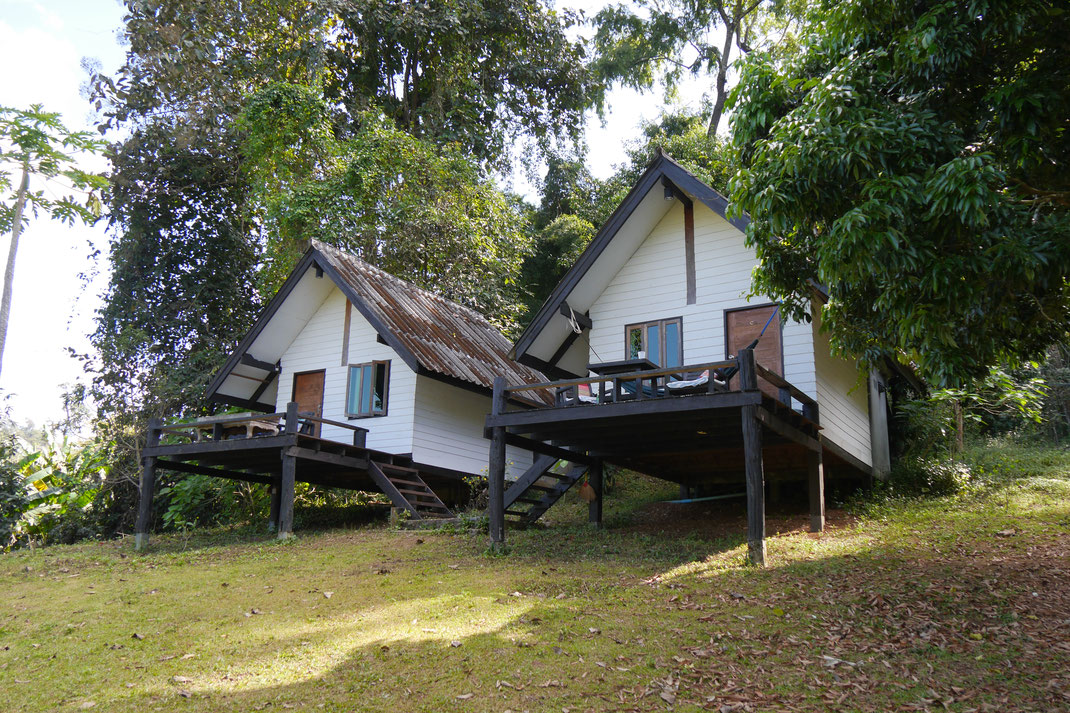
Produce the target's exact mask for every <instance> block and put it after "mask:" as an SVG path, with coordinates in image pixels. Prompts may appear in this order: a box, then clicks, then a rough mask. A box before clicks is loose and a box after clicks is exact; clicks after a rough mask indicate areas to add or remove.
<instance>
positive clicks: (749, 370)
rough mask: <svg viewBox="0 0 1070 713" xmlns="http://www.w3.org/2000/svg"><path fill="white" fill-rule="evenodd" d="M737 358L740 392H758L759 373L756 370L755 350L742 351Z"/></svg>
mask: <svg viewBox="0 0 1070 713" xmlns="http://www.w3.org/2000/svg"><path fill="white" fill-rule="evenodd" d="M736 358H737V359H738V360H739V390H740V391H757V390H758V372H757V371H756V370H755V368H754V350H753V349H740V350H739V354H738V355H737V356H736Z"/></svg>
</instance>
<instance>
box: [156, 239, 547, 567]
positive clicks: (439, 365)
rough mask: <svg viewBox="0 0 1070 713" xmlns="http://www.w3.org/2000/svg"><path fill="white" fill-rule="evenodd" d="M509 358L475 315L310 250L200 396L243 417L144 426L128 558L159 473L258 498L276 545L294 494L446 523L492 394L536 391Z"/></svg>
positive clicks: (481, 452) (475, 455) (319, 247)
mask: <svg viewBox="0 0 1070 713" xmlns="http://www.w3.org/2000/svg"><path fill="white" fill-rule="evenodd" d="M509 348H510V344H509V341H508V340H507V339H506V338H505V337H503V336H502V335H501V333H500V332H498V331H497V330H496V329H495V328H494V327H493V326H491V325H490V324H489V323H488V322H487V320H486V319H485V318H484V317H483V316H482V315H481V314H479V313H478V312H476V311H475V310H472V309H469V308H467V307H462V306H461V305H458V304H456V303H454V302H451V301H449V300H447V299H444V298H442V297H440V296H438V295H435V294H432V293H430V292H428V291H426V290H422V289H420V288H418V287H416V286H414V285H411V284H409V283H407V282H405V281H404V280H400V279H398V278H396V277H394V276H393V275H390V274H388V273H386V272H384V271H382V270H379V269H377V268H375V267H373V266H371V265H369V264H368V263H366V262H364V261H362V260H359V259H358V258H356V257H354V256H352V255H348V254H346V253H344V252H342V251H340V250H337V249H334V248H332V247H330V246H327V245H324V244H321V243H318V242H315V241H313V243H312V244H311V245H310V247H309V248H308V250H307V251H306V252H305V254H304V256H303V257H302V259H301V261H300V262H299V263H298V265H297V267H296V268H295V269H294V271H293V273H292V274H291V275H290V277H289V278H288V279H287V280H286V282H285V283H284V284H283V286H282V288H281V289H280V290H279V292H278V294H277V295H276V296H275V297H274V299H272V300H271V302H270V303H269V304H268V306H267V308H266V309H265V310H264V313H263V314H262V315H261V316H260V318H259V319H258V320H257V321H256V323H255V324H254V325H253V327H252V329H251V330H250V331H249V333H248V334H247V335H246V337H245V338H244V339H243V340H242V342H241V343H240V344H239V345H238V348H237V349H236V350H235V351H234V353H233V354H231V356H230V358H229V359H228V360H227V362H226V364H225V365H224V366H223V368H222V369H221V370H220V372H219V373H218V374H217V375H216V377H215V378H214V379H213V380H212V382H211V384H210V385H209V387H208V397H209V398H210V399H211V400H214V401H217V402H220V403H223V404H227V405H230V406H236V407H238V408H243V409H247V410H248V411H247V412H246V413H241V414H227V415H222V416H217V417H210V418H201V419H196V420H193V421H185V422H180V423H169V424H164V423H160V422H152V423H151V424H150V425H149V430H148V436H147V441H146V446H145V448H144V450H143V451H142V476H141V499H140V509H139V512H138V520H137V528H136V543H137V546H138V547H139V548H141V547H144V546H145V544H146V543H147V540H148V533H149V531H150V530H151V525H152V498H153V493H154V491H155V484H156V474H157V472H158V471H160V470H169V471H173V472H175V473H182V474H201V475H210V476H214V477H218V478H228V479H235V480H243V481H248V482H253V483H263V484H266V485H269V486H270V488H271V516H270V523H269V527H270V528H271V529H273V530H275V531H277V533H278V537H280V538H286V537H289V536H290V535H291V534H292V532H293V507H294V486H295V483H297V482H307V483H313V484H316V485H324V486H329V487H336V488H348V489H353V490H364V491H382V492H383V493H385V494H386V495H387V496H388V497H389V499H390V501H391V503H392V504H393V506H394V507H395V508H397V509H399V510H402V511H405V512H407V513H408V515H409V517H410V518H411V519H412V520H430V521H441V520H443V519H447V518H451V517H453V512H452V509H451V508H452V506H454V505H455V504H456V503H463V502H464V501H465V500H467V497H468V486H467V485H466V484H465V479H466V478H469V477H473V476H479V475H480V474H481V472H482V471H483V470H484V469H485V467H486V462H487V460H486V453H487V450H486V441H485V440H484V438H483V425H484V424H483V422H484V419H485V417H486V414H487V413H488V412H489V411H490V401H491V394H492V387H493V383H494V379H495V378H496V377H499V376H502V375H505V376H507V377H508V379H509V380H510V383H534V382H539V381H544V380H545V379H546V377H545V376H544V375H542V374H541V373H539V372H538V371H536V370H534V369H531V368H530V367H526V366H523V365H521V364H519V363H517V362H515V361H513V360H512V359H511V358H510V357H509V355H508V352H509ZM535 398H538V397H537V396H536V397H535ZM534 403H535V402H532V401H531V400H530V398H529V397H527V396H523V395H521V396H518V397H516V399H515V402H514V403H513V404H512V405H513V406H517V407H525V406H527V407H530V406H532V405H534ZM509 462H510V465H509V466H508V468H507V469H506V470H507V472H509V473H510V474H511V475H512V476H514V477H519V475H520V474H521V473H523V472H524V471H525V470H526V469H527V468H528V467H530V465H531V456H530V454H529V453H528V452H526V451H522V450H519V449H514V448H510V449H509Z"/></svg>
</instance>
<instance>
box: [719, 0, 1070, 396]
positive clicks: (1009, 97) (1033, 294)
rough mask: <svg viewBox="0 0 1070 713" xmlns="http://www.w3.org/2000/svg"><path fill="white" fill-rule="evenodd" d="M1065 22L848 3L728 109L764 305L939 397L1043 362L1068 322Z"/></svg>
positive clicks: (751, 80) (1046, 8) (751, 77)
mask: <svg viewBox="0 0 1070 713" xmlns="http://www.w3.org/2000/svg"><path fill="white" fill-rule="evenodd" d="M1068 33H1070V13H1067V12H1065V10H1064V9H1063V8H1059V7H1057V4H1056V3H1053V2H1049V1H1047V0H1026V1H1025V2H1019V3H1003V2H997V1H995V0H991V1H990V0H972V1H971V2H940V3H922V4H919V3H915V2H912V1H910V0H896V1H894V2H886V1H884V0H880V1H878V0H853V1H852V2H845V3H841V4H838V5H836V6H834V7H832V8H831V9H828V10H825V9H824V8H818V9H816V10H814V12H813V13H812V14H811V15H810V17H809V18H808V21H807V25H806V28H805V31H804V35H803V38H802V45H801V47H802V49H801V51H800V52H799V53H798V54H797V55H794V56H790V57H787V58H784V57H777V56H774V55H771V54H769V53H756V54H754V55H752V56H751V57H749V58H748V60H747V61H746V62H745V64H744V67H743V70H742V75H741V79H740V83H739V86H738V87H737V89H736V91H735V93H734V96H733V99H732V102H733V106H734V110H735V115H734V119H733V125H732V138H733V142H734V145H735V147H736V151H737V157H738V160H739V162H740V164H741V166H742V168H741V169H740V171H739V173H738V174H737V176H736V177H735V179H734V181H733V184H732V191H731V197H732V200H733V202H734V205H735V207H736V209H737V210H740V211H746V212H748V213H749V214H750V218H751V224H750V227H749V229H748V240H749V241H750V242H751V243H752V244H753V245H754V246H755V248H756V249H757V252H758V255H759V257H760V259H761V266H760V268H759V269H758V271H757V272H756V276H755V277H756V279H755V285H754V289H755V291H756V292H761V293H766V294H770V295H773V296H775V297H777V298H779V299H783V300H785V308H786V309H787V311H788V312H789V313H790V314H791V315H792V316H795V317H800V316H803V315H804V314H805V313H806V312H808V311H809V309H810V305H811V298H812V296H813V283H814V282H816V283H819V284H821V285H824V286H826V287H827V289H828V293H829V302H828V304H827V305H826V306H825V307H824V317H825V323H826V324H827V325H828V328H829V330H830V331H831V337H832V342H833V345H834V346H835V347H837V348H838V349H839V350H841V351H842V352H844V353H848V354H852V355H859V356H862V357H864V358H866V359H867V360H869V361H874V360H876V359H878V358H880V357H881V356H883V355H893V356H900V355H902V356H905V357H906V358H908V359H910V360H912V361H913V362H914V363H915V364H917V365H918V366H919V368H920V369H921V371H922V373H923V375H924V376H926V377H927V378H928V379H930V380H931V381H932V382H933V383H934V384H936V385H957V384H960V383H963V382H965V381H967V380H969V379H972V378H976V377H979V376H982V375H984V374H985V373H986V372H987V371H988V368H989V367H990V366H991V365H994V364H996V363H998V362H999V361H1000V360H1004V359H1007V360H1011V361H1014V360H1018V359H1022V358H1031V357H1034V356H1037V355H1039V354H1040V353H1041V352H1042V350H1043V349H1044V348H1045V347H1046V346H1048V345H1049V344H1051V343H1053V342H1055V341H1058V340H1059V339H1061V338H1065V337H1066V335H1067V327H1068V324H1070V287H1068V284H1067V275H1068V274H1070V212H1068V208H1070V201H1068V200H1067V198H1068V196H1070V193H1068V188H1070V131H1068V129H1070V126H1068V124H1067V117H1068V116H1070V54H1068V53H1067V52H1066V51H1065V38H1066V37H1067V35H1068Z"/></svg>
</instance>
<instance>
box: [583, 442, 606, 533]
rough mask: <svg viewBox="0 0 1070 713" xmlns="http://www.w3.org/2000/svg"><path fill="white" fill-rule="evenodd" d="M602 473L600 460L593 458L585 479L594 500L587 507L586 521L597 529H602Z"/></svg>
mask: <svg viewBox="0 0 1070 713" xmlns="http://www.w3.org/2000/svg"><path fill="white" fill-rule="evenodd" d="M603 471H604V468H603V465H602V459H601V458H595V459H594V461H592V462H591V467H590V468H588V469H587V478H588V480H589V481H590V483H591V488H592V489H593V490H594V500H592V501H591V502H590V503H589V504H588V505H587V519H588V520H589V521H590V523H591V524H592V525H594V526H595V527H597V528H599V529H601V528H602V485H603V480H604V479H603Z"/></svg>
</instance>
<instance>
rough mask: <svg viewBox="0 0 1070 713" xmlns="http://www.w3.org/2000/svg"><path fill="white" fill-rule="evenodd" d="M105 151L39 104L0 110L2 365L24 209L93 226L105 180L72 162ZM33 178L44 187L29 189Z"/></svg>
mask: <svg viewBox="0 0 1070 713" xmlns="http://www.w3.org/2000/svg"><path fill="white" fill-rule="evenodd" d="M103 148H104V142H102V141H100V140H99V139H96V138H94V137H93V135H92V134H91V133H89V132H87V131H71V130H70V129H68V128H67V127H66V126H64V125H63V123H62V122H61V121H60V117H59V114H56V113H52V112H47V111H45V110H44V109H43V108H42V107H41V105H40V104H34V105H33V106H31V107H30V109H29V110H21V109H11V108H6V107H0V230H2V231H3V232H8V231H10V232H11V240H10V242H9V244H8V252H7V263H6V266H5V269H4V291H3V296H2V297H0V364H2V361H3V357H4V347H5V346H6V342H7V325H8V319H9V317H10V315H11V296H12V289H13V285H14V280H15V257H16V254H17V253H18V249H19V238H20V237H21V234H22V229H23V227H24V226H25V225H26V224H27V223H28V222H29V219H28V217H27V216H26V208H27V206H28V207H29V209H30V212H31V213H32V214H33V216H34V217H37V216H38V215H39V214H41V213H45V214H46V215H48V216H49V217H51V218H52V219H54V220H59V221H62V222H64V223H67V224H68V225H73V224H74V222H75V221H76V220H80V221H82V222H84V223H87V224H92V223H95V222H96V220H97V218H99V217H100V214H101V200H100V194H101V192H103V191H104V190H105V189H106V188H107V185H108V182H107V179H106V178H105V177H104V176H101V175H99V174H95V173H89V172H87V171H83V170H82V169H80V168H78V166H77V163H76V161H77V159H78V155H79V154H81V153H96V152H98V151H100V150H101V149H103ZM12 170H14V171H15V172H17V174H18V175H19V179H18V184H17V185H18V187H17V188H16V187H15V184H14V183H12V177H13V174H12V172H11V171H12ZM31 178H32V179H34V182H35V183H37V182H38V181H40V182H42V183H43V184H44V185H35V186H34V190H31V187H30V181H31ZM45 185H47V186H49V192H50V193H51V192H52V190H54V189H56V188H58V189H60V190H64V191H69V193H67V194H66V195H64V196H62V197H60V198H51V197H49V196H48V195H46V193H45ZM75 194H80V195H75Z"/></svg>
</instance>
